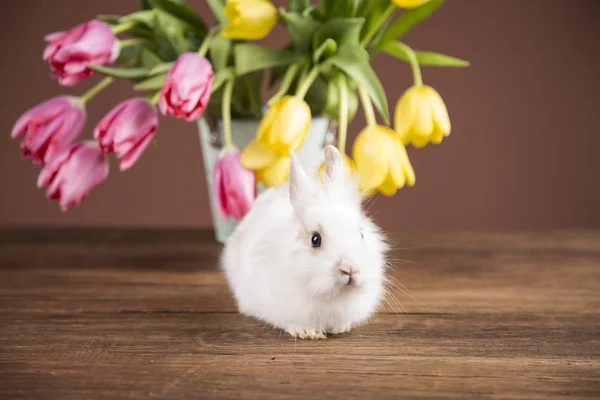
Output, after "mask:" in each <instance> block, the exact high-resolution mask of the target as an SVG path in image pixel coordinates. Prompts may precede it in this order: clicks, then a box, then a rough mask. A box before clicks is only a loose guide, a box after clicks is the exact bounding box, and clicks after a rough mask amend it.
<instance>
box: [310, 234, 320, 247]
mask: <svg viewBox="0 0 600 400" xmlns="http://www.w3.org/2000/svg"><path fill="white" fill-rule="evenodd" d="M310 244H311V245H312V247H321V235H320V234H319V233H318V232H313V234H312V237H311V238H310Z"/></svg>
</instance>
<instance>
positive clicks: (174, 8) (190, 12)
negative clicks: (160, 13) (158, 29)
mask: <svg viewBox="0 0 600 400" xmlns="http://www.w3.org/2000/svg"><path fill="white" fill-rule="evenodd" d="M152 2H153V3H154V6H155V7H157V8H160V9H161V10H164V11H166V12H168V13H169V14H171V15H173V16H175V17H177V18H179V19H180V20H182V21H185V22H187V27H188V29H191V30H193V31H195V32H196V33H197V34H199V35H200V37H201V38H202V39H204V37H206V35H207V33H208V28H206V24H205V23H204V21H203V20H202V19H201V18H200V17H199V16H198V14H196V12H195V11H194V9H193V8H192V7H190V5H188V4H185V3H184V2H181V1H179V0H152Z"/></svg>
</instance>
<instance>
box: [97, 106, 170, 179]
mask: <svg viewBox="0 0 600 400" xmlns="http://www.w3.org/2000/svg"><path fill="white" fill-rule="evenodd" d="M157 126H158V114H157V113H156V110H155V109H154V106H153V105H152V104H150V103H149V102H148V101H147V100H145V99H142V98H133V99H129V100H125V101H124V102H122V103H121V104H119V105H117V106H116V107H115V108H113V109H112V110H111V111H110V112H109V113H108V114H107V115H106V116H105V117H104V118H103V119H102V120H101V121H100V122H99V123H98V124H97V125H96V128H95V129H94V138H96V140H98V141H99V143H100V148H101V149H102V151H103V152H105V153H112V152H115V153H116V155H117V158H118V159H120V160H121V163H120V165H119V168H120V169H121V171H125V170H126V169H128V168H130V167H131V166H132V165H133V164H135V162H136V161H137V159H138V158H139V157H140V156H141V155H142V153H143V152H144V149H145V148H146V147H147V146H148V144H150V142H151V141H152V138H154V135H155V134H156V127H157Z"/></svg>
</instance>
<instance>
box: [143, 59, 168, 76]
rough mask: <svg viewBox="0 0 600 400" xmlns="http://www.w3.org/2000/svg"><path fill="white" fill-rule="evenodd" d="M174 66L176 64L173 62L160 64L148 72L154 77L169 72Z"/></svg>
mask: <svg viewBox="0 0 600 400" xmlns="http://www.w3.org/2000/svg"><path fill="white" fill-rule="evenodd" d="M173 64H174V63H172V62H168V63H160V64H158V65H156V66H155V67H153V68H151V69H150V72H148V76H153V75H158V74H162V73H165V72H168V71H169V70H170V69H171V67H172V66H173Z"/></svg>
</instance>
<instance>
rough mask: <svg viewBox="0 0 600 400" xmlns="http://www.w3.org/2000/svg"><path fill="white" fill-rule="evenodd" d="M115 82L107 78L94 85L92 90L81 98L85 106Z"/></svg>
mask: <svg viewBox="0 0 600 400" xmlns="http://www.w3.org/2000/svg"><path fill="white" fill-rule="evenodd" d="M113 81H114V79H113V78H110V77H106V78H104V79H102V80H101V81H100V82H98V83H97V84H96V85H94V87H92V88H91V89H90V90H88V91H87V92H85V93H84V94H83V95H82V96H81V97H80V99H81V101H82V102H83V104H85V103H87V102H88V101H90V100H91V99H93V98H94V97H95V96H96V95H97V94H98V93H100V92H101V91H102V90H104V88H106V87H107V86H108V85H110V84H111V83H112V82H113Z"/></svg>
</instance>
